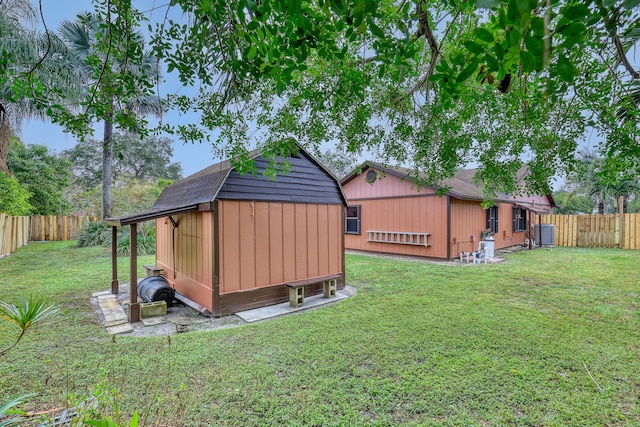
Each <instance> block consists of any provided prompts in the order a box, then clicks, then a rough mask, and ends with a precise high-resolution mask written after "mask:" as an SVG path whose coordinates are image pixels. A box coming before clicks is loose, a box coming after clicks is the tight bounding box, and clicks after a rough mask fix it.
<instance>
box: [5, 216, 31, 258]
mask: <svg viewBox="0 0 640 427" xmlns="http://www.w3.org/2000/svg"><path fill="white" fill-rule="evenodd" d="M29 219H30V218H29V217H28V216H9V215H5V214H1V213H0V256H3V255H9V254H10V253H11V252H13V251H15V250H16V249H19V248H21V247H23V246H24V245H26V244H27V243H29V231H30V230H29V224H30V221H29Z"/></svg>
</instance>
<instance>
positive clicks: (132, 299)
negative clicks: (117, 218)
mask: <svg viewBox="0 0 640 427" xmlns="http://www.w3.org/2000/svg"><path fill="white" fill-rule="evenodd" d="M130 227H131V228H130V229H129V244H130V245H131V247H130V251H131V261H130V264H131V268H130V272H129V273H130V274H129V323H136V322H139V321H140V303H139V302H138V230H137V228H138V227H137V224H131V226H130Z"/></svg>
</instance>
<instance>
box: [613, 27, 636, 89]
mask: <svg viewBox="0 0 640 427" xmlns="http://www.w3.org/2000/svg"><path fill="white" fill-rule="evenodd" d="M613 42H614V44H615V45H616V50H617V51H618V56H619V57H620V62H622V65H624V68H626V70H627V71H628V72H629V74H631V77H633V78H634V79H637V78H638V77H640V74H639V73H638V72H637V71H636V70H635V69H634V68H633V66H632V65H631V63H630V62H629V58H627V54H626V53H625V52H624V47H623V46H622V41H621V40H620V36H619V35H618V34H616V35H615V36H613Z"/></svg>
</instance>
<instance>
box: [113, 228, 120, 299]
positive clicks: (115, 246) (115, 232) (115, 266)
mask: <svg viewBox="0 0 640 427" xmlns="http://www.w3.org/2000/svg"><path fill="white" fill-rule="evenodd" d="M118 285H119V283H118V227H115V226H114V227H111V293H112V294H113V295H118Z"/></svg>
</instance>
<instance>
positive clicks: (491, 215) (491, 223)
mask: <svg viewBox="0 0 640 427" xmlns="http://www.w3.org/2000/svg"><path fill="white" fill-rule="evenodd" d="M487 230H489V232H490V233H491V234H498V207H497V206H491V207H490V208H489V209H487Z"/></svg>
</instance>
